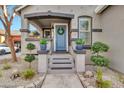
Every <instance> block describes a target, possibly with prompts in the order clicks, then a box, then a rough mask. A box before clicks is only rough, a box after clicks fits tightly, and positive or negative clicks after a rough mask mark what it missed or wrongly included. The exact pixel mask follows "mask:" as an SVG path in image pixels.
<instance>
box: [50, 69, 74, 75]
mask: <svg viewBox="0 0 124 93" xmlns="http://www.w3.org/2000/svg"><path fill="white" fill-rule="evenodd" d="M74 72H75V70H74V68H73V69H68V70H51V69H48V73H49V74H52V73H58V74H60V73H74Z"/></svg>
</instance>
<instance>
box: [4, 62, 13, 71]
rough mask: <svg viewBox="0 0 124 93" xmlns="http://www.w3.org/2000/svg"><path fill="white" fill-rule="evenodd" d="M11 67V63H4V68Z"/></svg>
mask: <svg viewBox="0 0 124 93" xmlns="http://www.w3.org/2000/svg"><path fill="white" fill-rule="evenodd" d="M10 68H11V65H10V64H8V63H4V65H3V69H4V70H8V69H10Z"/></svg>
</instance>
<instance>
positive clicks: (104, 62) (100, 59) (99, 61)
mask: <svg viewBox="0 0 124 93" xmlns="http://www.w3.org/2000/svg"><path fill="white" fill-rule="evenodd" d="M91 61H92V62H94V63H95V64H96V65H97V66H108V65H109V59H107V58H105V57H104V56H100V55H98V56H91Z"/></svg>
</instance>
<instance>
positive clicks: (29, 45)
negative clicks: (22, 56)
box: [26, 43, 35, 50]
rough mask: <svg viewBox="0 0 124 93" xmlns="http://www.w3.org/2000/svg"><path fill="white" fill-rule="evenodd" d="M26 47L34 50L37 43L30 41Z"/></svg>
mask: <svg viewBox="0 0 124 93" xmlns="http://www.w3.org/2000/svg"><path fill="white" fill-rule="evenodd" d="M26 48H27V49H28V50H34V49H35V45H34V44H32V43H28V44H27V47H26Z"/></svg>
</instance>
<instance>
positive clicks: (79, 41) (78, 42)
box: [75, 38, 85, 50]
mask: <svg viewBox="0 0 124 93" xmlns="http://www.w3.org/2000/svg"><path fill="white" fill-rule="evenodd" d="M75 43H76V49H77V50H82V49H83V45H84V44H85V39H81V38H78V39H76V41H75Z"/></svg>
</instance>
